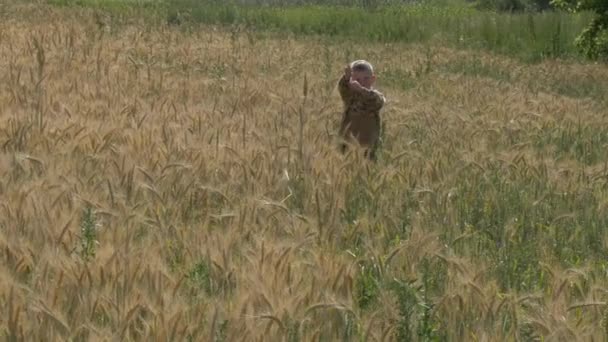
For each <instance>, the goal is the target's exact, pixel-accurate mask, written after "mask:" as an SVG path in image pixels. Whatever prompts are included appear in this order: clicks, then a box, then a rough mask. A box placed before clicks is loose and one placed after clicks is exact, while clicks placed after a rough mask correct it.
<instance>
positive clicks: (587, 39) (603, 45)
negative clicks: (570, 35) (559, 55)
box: [552, 0, 608, 61]
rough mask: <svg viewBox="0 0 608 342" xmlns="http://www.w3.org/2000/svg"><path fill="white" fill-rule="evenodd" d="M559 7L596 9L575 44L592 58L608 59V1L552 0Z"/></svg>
mask: <svg viewBox="0 0 608 342" xmlns="http://www.w3.org/2000/svg"><path fill="white" fill-rule="evenodd" d="M552 3H553V4H554V5H555V6H557V7H559V8H563V9H566V10H569V11H573V12H580V11H585V10H588V11H594V12H595V13H596V16H595V18H593V20H592V21H591V23H590V24H589V25H588V26H587V27H586V28H585V29H584V30H583V31H582V33H581V34H580V35H579V36H578V37H577V38H576V41H575V45H576V46H577V48H578V49H579V51H580V52H582V53H583V54H584V55H585V56H586V57H588V58H590V59H596V60H597V59H603V60H607V61H608V1H605V0H576V1H575V0H552Z"/></svg>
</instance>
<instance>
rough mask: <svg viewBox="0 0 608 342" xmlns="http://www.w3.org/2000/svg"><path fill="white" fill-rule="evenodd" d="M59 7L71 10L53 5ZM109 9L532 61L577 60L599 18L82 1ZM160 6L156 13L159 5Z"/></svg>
mask: <svg viewBox="0 0 608 342" xmlns="http://www.w3.org/2000/svg"><path fill="white" fill-rule="evenodd" d="M52 3H70V1H69V0H53V1H52ZM75 3H78V4H89V5H94V6H102V7H106V8H116V7H117V6H122V7H124V6H126V5H127V4H128V6H133V5H134V4H138V5H136V6H141V7H142V8H144V7H147V8H148V9H152V8H154V9H156V13H161V15H163V16H165V17H166V18H167V20H168V21H170V22H180V23H185V22H195V23H203V24H220V25H243V26H245V27H246V28H247V29H249V30H251V29H257V30H270V31H276V32H282V33H285V32H289V33H293V34H298V35H310V34H314V35H327V36H331V37H336V38H338V39H344V38H348V39H351V40H353V41H355V42H356V41H360V42H361V43H363V42H406V43H435V44H443V45H447V46H450V47H455V48H466V49H483V50H487V51H493V52H497V53H501V54H507V55H511V56H517V57H520V58H523V59H525V60H527V61H538V60H540V59H543V58H547V57H549V58H554V57H574V56H577V51H576V48H575V46H574V40H575V38H576V37H577V36H578V35H579V34H580V32H581V31H582V29H584V27H585V26H586V25H587V24H588V23H589V22H590V20H591V18H592V14H591V13H586V12H583V13H579V14H571V13H564V12H560V11H550V12H543V13H523V14H522V13H518V14H509V13H496V12H489V11H478V10H475V9H473V8H471V7H467V6H466V5H465V4H461V3H455V2H448V3H445V4H440V3H439V4H438V3H417V2H413V3H411V4H406V5H404V4H402V3H401V4H398V3H396V2H386V3H384V2H383V3H381V4H380V3H379V2H369V3H368V2H363V3H352V2H345V3H342V2H339V3H333V2H330V1H329V2H327V1H326V2H319V3H316V2H310V1H307V2H293V3H290V2H288V3H283V4H282V5H280V4H274V3H272V2H264V3H260V4H258V3H251V2H234V1H232V2H224V1H193V0H167V1H166V2H149V1H144V2H142V1H139V2H128V1H108V0H102V1H99V0H98V1H92V0H78V2H75ZM152 4H156V5H152Z"/></svg>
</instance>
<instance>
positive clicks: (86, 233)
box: [80, 206, 97, 261]
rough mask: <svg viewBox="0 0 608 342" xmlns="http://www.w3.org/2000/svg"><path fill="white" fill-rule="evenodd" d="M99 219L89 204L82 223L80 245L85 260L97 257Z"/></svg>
mask: <svg viewBox="0 0 608 342" xmlns="http://www.w3.org/2000/svg"><path fill="white" fill-rule="evenodd" d="M96 230H97V220H96V218H95V214H94V213H93V209H92V208H91V207H90V206H87V207H86V209H85V210H84V213H83V216H82V219H81V224H80V232H81V237H80V247H81V255H82V258H83V259H84V260H85V261H88V260H89V259H91V258H93V257H95V246H96V244H97V240H96V235H97V232H96Z"/></svg>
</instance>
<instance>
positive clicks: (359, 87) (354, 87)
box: [348, 80, 365, 92]
mask: <svg viewBox="0 0 608 342" xmlns="http://www.w3.org/2000/svg"><path fill="white" fill-rule="evenodd" d="M348 87H349V88H350V89H351V90H353V91H356V92H360V91H362V90H364V89H365V88H364V87H363V86H362V85H361V84H360V83H359V82H358V81H354V80H353V81H350V82H348Z"/></svg>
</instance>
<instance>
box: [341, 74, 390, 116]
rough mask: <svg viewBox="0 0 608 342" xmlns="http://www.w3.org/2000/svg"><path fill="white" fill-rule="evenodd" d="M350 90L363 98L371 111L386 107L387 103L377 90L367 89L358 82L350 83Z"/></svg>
mask: <svg viewBox="0 0 608 342" xmlns="http://www.w3.org/2000/svg"><path fill="white" fill-rule="evenodd" d="M348 88H349V89H350V91H351V92H352V93H356V94H357V95H359V96H361V97H362V98H363V101H364V102H365V105H366V107H367V108H368V109H369V110H373V111H376V110H380V108H382V106H384V102H386V99H385V98H384V95H382V93H380V92H379V91H377V90H375V89H368V88H365V87H364V86H362V85H361V84H359V82H357V81H350V82H349V83H348Z"/></svg>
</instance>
